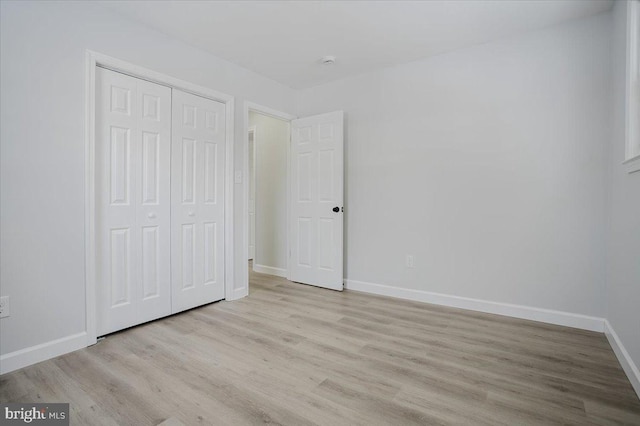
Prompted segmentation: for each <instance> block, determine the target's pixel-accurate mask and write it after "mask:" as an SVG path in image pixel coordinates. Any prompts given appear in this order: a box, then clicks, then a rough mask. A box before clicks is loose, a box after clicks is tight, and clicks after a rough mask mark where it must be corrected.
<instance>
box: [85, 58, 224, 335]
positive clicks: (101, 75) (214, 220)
mask: <svg viewBox="0 0 640 426" xmlns="http://www.w3.org/2000/svg"><path fill="white" fill-rule="evenodd" d="M225 131H226V129H225V108H224V104H221V103H219V102H216V101H213V100H210V99H206V98H203V97H200V96H196V95H193V94H190V93H186V92H182V91H180V90H177V89H173V88H170V87H166V86H163V85H159V84H155V83H151V82H148V81H145V80H141V79H137V78H134V77H130V76H127V75H124V74H120V73H117V72H114V71H110V70H107V69H103V68H97V69H96V149H95V155H96V159H95V164H96V176H95V178H96V186H95V188H96V194H95V199H96V218H95V219H96V220H95V227H96V282H97V292H96V293H97V294H96V295H97V335H98V336H101V335H104V334H108V333H111V332H114V331H117V330H121V329H123V328H127V327H131V326H133V325H137V324H141V323H143V322H146V321H150V320H153V319H157V318H160V317H163V316H166V315H170V314H172V313H177V312H180V311H183V310H186V309H190V308H193V307H196V306H199V305H203V304H206V303H210V302H214V301H217V300H221V299H223V298H224V176H225V174H224V166H225V163H224V161H225Z"/></svg>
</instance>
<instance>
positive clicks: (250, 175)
mask: <svg viewBox="0 0 640 426" xmlns="http://www.w3.org/2000/svg"><path fill="white" fill-rule="evenodd" d="M247 125H248V124H247ZM250 133H253V164H249V160H248V158H249V145H248V142H247V194H249V193H250V192H251V190H250V186H251V184H253V192H254V194H253V197H254V199H253V202H254V203H255V201H256V200H255V197H256V194H257V192H256V153H257V152H258V149H257V148H258V145H257V137H256V135H257V131H256V126H249V128H248V130H247V138H248V137H249V134H250ZM247 141H248V139H247ZM252 166H253V167H252ZM252 169H253V170H252ZM249 179H250V180H251V181H249ZM247 197H248V196H247ZM247 199H248V198H247ZM248 215H249V202H248V201H247V216H248ZM253 232H254V234H255V232H256V206H254V207H253ZM247 236H248V238H249V240H248V241H249V242H247V244H248V247H251V244H250V241H251V224H250V223H249V225H248V227H247ZM253 243H254V244H253V257H252V258H251V260H253V261H254V262H253V264H254V265H255V260H256V247H255V235H254V236H253ZM249 251H250V250H249ZM249 251H247V253H248V252H249ZM248 258H249V255H247V259H248Z"/></svg>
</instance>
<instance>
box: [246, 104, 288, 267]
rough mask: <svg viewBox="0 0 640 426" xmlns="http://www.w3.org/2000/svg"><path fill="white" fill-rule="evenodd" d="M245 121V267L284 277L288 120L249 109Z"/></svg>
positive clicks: (285, 265) (286, 257)
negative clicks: (246, 177) (246, 124)
mask: <svg viewBox="0 0 640 426" xmlns="http://www.w3.org/2000/svg"><path fill="white" fill-rule="evenodd" d="M248 124H249V131H248V141H249V144H248V162H249V164H248V187H249V191H248V192H249V194H248V215H249V216H248V222H249V226H248V231H249V232H248V246H249V250H248V260H249V267H250V268H251V269H252V270H253V271H255V272H260V273H265V274H270V275H276V276H280V277H286V276H287V261H288V238H287V235H288V232H287V229H288V222H287V206H288V190H289V176H288V150H289V140H290V135H291V131H290V121H289V120H286V119H283V118H280V117H275V116H273V115H270V114H265V113H262V112H259V111H255V110H249V117H248Z"/></svg>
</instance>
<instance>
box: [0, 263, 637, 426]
mask: <svg viewBox="0 0 640 426" xmlns="http://www.w3.org/2000/svg"><path fill="white" fill-rule="evenodd" d="M250 279H251V294H250V296H249V297H247V298H245V299H242V300H238V301H234V302H219V303H214V304H211V305H207V306H204V307H202V308H198V309H194V310H191V311H188V312H185V313H182V314H178V315H175V316H172V317H169V318H165V319H162V320H158V321H155V322H151V323H148V324H144V325H142V326H138V327H135V328H132V329H129V330H125V331H122V332H120V333H116V334H113V335H110V336H108V337H107V338H106V339H105V340H103V341H101V342H99V343H98V344H97V345H95V346H92V347H90V348H86V349H83V350H80V351H77V352H73V353H70V354H67V355H64V356H61V357H58V358H56V359H53V360H49V361H45V362H42V363H40V364H37V365H33V366H30V367H27V368H24V369H21V370H19V371H15V372H13V373H10V374H5V375H3V376H1V377H0V400H1V401H2V402H14V401H15V402H70V404H71V420H72V422H71V423H72V424H77V425H136V426H138V425H158V424H161V423H163V422H164V423H163V424H164V425H200V424H202V425H252V424H263V423H272V424H283V425H414V424H419V425H448V424H457V425H462V424H464V425H509V426H513V425H554V424H563V425H618V424H628V425H640V401H639V400H638V397H637V396H636V394H635V393H634V391H633V389H632V387H631V385H630V383H629V381H628V379H627V378H626V376H625V374H624V372H623V371H622V369H621V367H620V365H619V363H618V361H617V359H616V357H615V355H614V353H613V351H612V350H611V348H610V346H609V344H608V342H607V340H606V338H605V337H604V335H603V334H600V333H593V332H587V331H582V330H577V329H571V328H566V327H559V326H552V325H547V324H542V323H537V322H532V321H525V320H518V319H512V318H507V317H501V316H497V315H489V314H482V313H476V312H471V311H465V310H460V309H451V308H445V307H440V306H434V305H427V304H423V303H417V302H408V301H402V300H397V299H390V298H385V297H378V296H372V295H367V294H364V293H357V292H352V291H344V292H342V293H340V292H334V291H331V290H324V289H319V288H315V287H310V286H305V285H301V284H295V283H290V282H288V281H286V280H284V279H282V278H277V277H272V276H269V275H262V274H256V273H251V278H250Z"/></svg>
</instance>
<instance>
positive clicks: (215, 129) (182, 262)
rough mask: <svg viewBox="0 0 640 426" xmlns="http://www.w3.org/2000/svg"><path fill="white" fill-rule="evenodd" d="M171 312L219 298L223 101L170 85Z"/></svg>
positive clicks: (221, 281) (221, 282)
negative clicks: (203, 96)
mask: <svg viewBox="0 0 640 426" xmlns="http://www.w3.org/2000/svg"><path fill="white" fill-rule="evenodd" d="M172 110H173V114H172V116H173V118H172V122H173V124H172V147H171V150H172V151H171V152H172V154H171V156H172V159H171V198H172V204H171V229H172V230H171V234H172V244H171V270H172V272H171V273H172V301H171V305H172V312H174V313H175V312H180V311H183V310H185V309H190V308H193V307H195V306H199V305H202V304H204V303H209V302H214V301H217V300H221V299H223V298H224V185H225V182H224V176H225V173H224V167H225V130H226V129H225V122H226V121H225V108H224V104H222V103H219V102H215V101H212V100H210V99H205V98H202V97H200V96H195V95H192V94H189V93H185V92H181V91H179V90H176V89H173V104H172Z"/></svg>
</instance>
